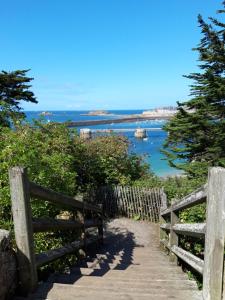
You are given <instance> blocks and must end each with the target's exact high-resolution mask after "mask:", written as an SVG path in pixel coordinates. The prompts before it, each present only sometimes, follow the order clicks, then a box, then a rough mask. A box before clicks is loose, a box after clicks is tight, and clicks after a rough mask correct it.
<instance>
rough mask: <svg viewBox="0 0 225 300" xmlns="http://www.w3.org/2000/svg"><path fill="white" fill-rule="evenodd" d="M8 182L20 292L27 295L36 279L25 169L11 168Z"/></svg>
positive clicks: (36, 281)
mask: <svg viewBox="0 0 225 300" xmlns="http://www.w3.org/2000/svg"><path fill="white" fill-rule="evenodd" d="M9 181H10V193H11V201H12V213H13V221H14V232H15V239H16V245H17V256H18V265H19V279H20V285H21V292H22V293H23V294H27V293H28V292H30V291H32V290H34V289H35V287H36V286H37V284H38V279H37V270H36V265H35V254H34V241H33V225H32V213H31V205H30V193H29V181H28V178H27V173H26V169H24V168H22V167H14V168H11V169H10V170H9Z"/></svg>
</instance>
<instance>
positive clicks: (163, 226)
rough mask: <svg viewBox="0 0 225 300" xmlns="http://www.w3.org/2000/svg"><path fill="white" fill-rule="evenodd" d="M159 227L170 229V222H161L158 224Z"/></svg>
mask: <svg viewBox="0 0 225 300" xmlns="http://www.w3.org/2000/svg"><path fill="white" fill-rule="evenodd" d="M160 228H161V229H163V230H165V231H170V228H171V225H170V223H163V224H161V225H160Z"/></svg>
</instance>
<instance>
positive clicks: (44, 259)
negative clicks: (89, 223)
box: [36, 237, 99, 267]
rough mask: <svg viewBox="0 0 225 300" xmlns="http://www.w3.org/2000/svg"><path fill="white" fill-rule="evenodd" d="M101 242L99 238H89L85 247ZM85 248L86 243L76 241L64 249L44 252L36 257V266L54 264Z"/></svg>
mask: <svg viewBox="0 0 225 300" xmlns="http://www.w3.org/2000/svg"><path fill="white" fill-rule="evenodd" d="M98 240H99V238H97V237H93V238H89V239H87V240H86V242H85V245H86V246H88V245H90V244H92V243H95V242H97V241H98ZM83 246H84V241H74V242H72V243H70V244H68V245H65V246H63V247H60V248H57V249H52V250H49V251H46V252H42V253H40V254H37V255H36V266H37V267H41V266H43V265H46V264H48V263H49V262H52V261H54V260H56V259H58V258H60V257H63V256H65V255H67V254H71V253H73V252H75V251H76V250H79V249H80V248H82V247H83Z"/></svg>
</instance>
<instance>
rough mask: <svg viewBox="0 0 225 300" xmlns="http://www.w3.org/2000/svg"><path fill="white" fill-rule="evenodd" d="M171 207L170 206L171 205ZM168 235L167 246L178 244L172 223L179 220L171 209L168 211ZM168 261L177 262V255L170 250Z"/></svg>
mask: <svg viewBox="0 0 225 300" xmlns="http://www.w3.org/2000/svg"><path fill="white" fill-rule="evenodd" d="M171 208H172V207H171ZM170 218H171V219H170V226H171V227H170V237H169V246H170V248H171V247H172V246H174V245H175V246H178V235H177V234H176V233H175V231H174V230H173V225H175V224H177V223H178V222H179V217H178V216H177V214H176V213H175V212H174V211H173V210H172V211H171V213H170ZM170 261H172V262H175V263H177V262H178V259H177V256H176V255H175V254H174V253H173V252H172V251H171V250H170Z"/></svg>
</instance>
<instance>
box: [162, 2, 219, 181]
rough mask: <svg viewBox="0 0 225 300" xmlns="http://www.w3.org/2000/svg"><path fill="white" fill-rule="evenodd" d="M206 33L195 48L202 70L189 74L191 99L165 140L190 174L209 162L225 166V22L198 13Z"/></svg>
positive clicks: (166, 151)
mask: <svg viewBox="0 0 225 300" xmlns="http://www.w3.org/2000/svg"><path fill="white" fill-rule="evenodd" d="M223 7H224V9H223V10H220V11H218V13H220V14H224V13H225V1H224V2H223ZM198 22H199V26H200V28H201V33H202V35H203V37H202V39H201V40H200V43H199V45H198V47H197V48H194V49H193V50H194V51H198V53H199V61H200V62H201V63H200V65H199V68H200V71H199V72H198V73H191V74H190V75H188V76H185V77H187V78H189V79H191V80H192V81H193V84H192V85H191V86H190V97H191V98H190V100H188V101H184V102H182V103H179V102H178V113H177V114H176V115H175V116H174V117H173V118H172V119H171V120H170V121H169V122H168V123H167V124H166V125H165V127H164V129H165V130H166V131H167V132H168V137H167V139H166V142H165V144H164V150H163V153H164V154H166V156H167V159H168V161H169V163H170V165H171V166H174V167H177V168H179V169H182V170H185V171H186V172H187V173H188V174H189V175H194V176H196V175H203V174H206V173H207V168H208V166H212V165H221V166H225V24H224V23H222V22H220V21H218V20H217V19H214V18H209V24H208V23H206V22H205V21H204V20H203V18H202V16H201V15H199V16H198Z"/></svg>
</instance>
